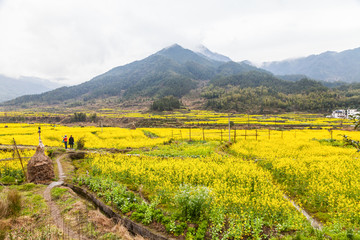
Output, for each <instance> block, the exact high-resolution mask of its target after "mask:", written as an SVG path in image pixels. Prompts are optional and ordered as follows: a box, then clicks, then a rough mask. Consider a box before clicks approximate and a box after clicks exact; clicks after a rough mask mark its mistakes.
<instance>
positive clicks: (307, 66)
mask: <svg viewBox="0 0 360 240" xmlns="http://www.w3.org/2000/svg"><path fill="white" fill-rule="evenodd" d="M261 67H262V68H264V69H266V70H268V71H270V72H272V73H274V74H277V75H289V74H304V75H306V76H308V77H310V78H312V79H316V80H323V81H329V82H334V81H343V82H360V48H355V49H351V50H346V51H342V52H332V51H328V52H324V53H321V54H319V55H311V56H308V57H304V58H297V59H291V60H284V61H277V62H267V63H264V64H263V65H262V66H261Z"/></svg>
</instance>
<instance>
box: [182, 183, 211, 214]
mask: <svg viewBox="0 0 360 240" xmlns="http://www.w3.org/2000/svg"><path fill="white" fill-rule="evenodd" d="M211 201H212V197H211V193H210V190H209V189H208V188H207V187H205V186H190V185H187V184H185V185H182V186H180V189H179V192H178V193H177V194H176V195H175V202H176V204H177V207H178V208H179V209H180V211H181V214H182V215H183V217H185V218H186V219H188V220H195V221H196V220H199V219H200V216H201V214H206V213H207V211H208V209H209V207H210V204H211Z"/></svg>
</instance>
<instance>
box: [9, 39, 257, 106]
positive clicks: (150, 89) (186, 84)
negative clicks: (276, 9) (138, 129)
mask: <svg viewBox="0 0 360 240" xmlns="http://www.w3.org/2000/svg"><path fill="white" fill-rule="evenodd" d="M208 51H209V50H208ZM253 70H257V68H256V67H254V66H250V65H248V64H246V63H235V62H222V61H217V60H214V59H211V58H209V57H206V56H203V55H201V54H198V53H195V52H193V51H191V50H189V49H185V48H183V47H181V46H180V45H178V44H174V45H172V46H170V47H167V48H164V49H162V50H160V51H158V52H156V53H154V54H152V55H150V56H149V57H147V58H145V59H143V60H139V61H135V62H132V63H129V64H126V65H123V66H119V67H115V68H113V69H111V70H109V71H108V72H105V73H103V74H101V75H99V76H96V77H94V78H93V79H91V80H90V81H87V82H84V83H81V84H79V85H76V86H71V87H62V88H59V89H56V90H53V91H50V92H46V93H43V94H38V95H29V96H23V97H20V98H17V99H15V100H14V101H11V102H9V103H7V104H20V103H23V102H47V103H48V104H52V103H59V102H61V101H65V100H71V99H78V100H83V101H87V100H89V99H94V98H98V97H106V96H108V97H109V96H118V97H126V98H134V97H138V96H145V97H146V96H147V97H162V96H168V95H173V96H175V97H182V96H184V95H185V94H187V93H189V92H190V91H191V90H192V89H196V88H197V86H198V85H199V83H200V82H201V81H204V80H211V79H212V78H214V77H215V76H217V75H232V74H239V73H242V72H248V71H253Z"/></svg>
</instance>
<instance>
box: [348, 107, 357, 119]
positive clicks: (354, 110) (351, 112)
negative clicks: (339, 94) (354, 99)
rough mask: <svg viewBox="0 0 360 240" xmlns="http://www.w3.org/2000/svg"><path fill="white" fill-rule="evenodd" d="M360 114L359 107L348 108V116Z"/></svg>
mask: <svg viewBox="0 0 360 240" xmlns="http://www.w3.org/2000/svg"><path fill="white" fill-rule="evenodd" d="M359 114H360V112H358V110H357V109H348V110H346V116H347V118H352V117H359V116H357V115H359Z"/></svg>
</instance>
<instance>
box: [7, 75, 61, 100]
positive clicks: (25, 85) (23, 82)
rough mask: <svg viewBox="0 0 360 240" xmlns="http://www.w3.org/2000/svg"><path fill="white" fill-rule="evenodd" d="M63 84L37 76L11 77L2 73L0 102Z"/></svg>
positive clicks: (45, 90) (41, 91)
mask: <svg viewBox="0 0 360 240" xmlns="http://www.w3.org/2000/svg"><path fill="white" fill-rule="evenodd" d="M60 86H61V85H60V84H58V83H55V82H51V81H48V80H45V79H41V78H36V77H19V78H11V77H7V76H4V75H0V102H4V101H7V100H11V99H14V98H16V97H19V96H23V95H26V94H38V93H43V92H47V91H49V90H52V89H55V88H58V87H60Z"/></svg>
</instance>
